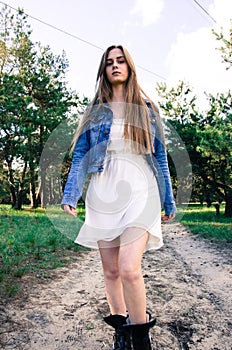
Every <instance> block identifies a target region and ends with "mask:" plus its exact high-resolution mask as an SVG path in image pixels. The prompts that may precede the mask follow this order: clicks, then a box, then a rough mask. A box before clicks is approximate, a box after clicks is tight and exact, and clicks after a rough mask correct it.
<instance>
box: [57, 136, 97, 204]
mask: <svg viewBox="0 0 232 350" xmlns="http://www.w3.org/2000/svg"><path fill="white" fill-rule="evenodd" d="M89 149H90V141H89V130H87V131H84V132H82V133H81V135H80V136H79V138H78V140H77V143H76V146H75V148H74V152H73V158H72V165H71V168H70V171H69V175H68V180H67V182H66V185H65V189H64V195H63V198H62V202H61V207H63V205H64V204H68V205H70V206H72V207H73V208H76V205H77V201H78V200H79V198H80V197H81V194H82V191H83V187H84V184H85V180H86V174H87V169H88V162H89V160H88V158H89Z"/></svg>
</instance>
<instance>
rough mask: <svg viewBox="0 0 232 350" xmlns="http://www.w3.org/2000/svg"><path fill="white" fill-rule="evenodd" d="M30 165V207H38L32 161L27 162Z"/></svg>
mask: <svg viewBox="0 0 232 350" xmlns="http://www.w3.org/2000/svg"><path fill="white" fill-rule="evenodd" d="M29 167H30V200H31V208H32V209H36V208H38V202H37V197H36V185H35V169H34V166H33V164H32V163H30V164H29Z"/></svg>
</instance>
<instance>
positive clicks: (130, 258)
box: [118, 227, 148, 323]
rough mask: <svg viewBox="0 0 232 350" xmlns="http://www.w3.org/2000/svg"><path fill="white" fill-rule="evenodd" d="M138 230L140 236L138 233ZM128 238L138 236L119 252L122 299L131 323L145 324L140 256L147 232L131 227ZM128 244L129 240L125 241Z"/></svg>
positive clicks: (144, 298) (144, 297) (144, 293)
mask: <svg viewBox="0 0 232 350" xmlns="http://www.w3.org/2000/svg"><path fill="white" fill-rule="evenodd" d="M138 230H140V234H139V231H138ZM126 234H127V236H128V237H134V236H135V235H138V237H139V236H140V237H139V238H137V239H136V240H135V241H133V242H131V243H127V244H125V245H122V246H121V247H120V250H119V256H118V263H119V273H120V277H121V281H122V284H123V291H124V298H125V303H126V305H127V310H128V312H129V316H130V320H131V323H146V322H147V320H146V291H145V285H144V279H143V275H142V268H141V262H142V256H143V253H144V250H145V246H146V243H147V239H148V232H142V231H141V229H138V228H136V227H132V228H129V229H127V232H126ZM127 241H128V242H129V240H128V239H127Z"/></svg>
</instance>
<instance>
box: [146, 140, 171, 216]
mask: <svg viewBox="0 0 232 350" xmlns="http://www.w3.org/2000/svg"><path fill="white" fill-rule="evenodd" d="M154 148H155V153H154V154H153V155H152V156H153V162H154V163H155V166H156V170H157V182H158V186H159V190H160V196H161V203H162V206H163V208H164V211H165V214H167V215H169V214H174V213H176V205H175V200H174V195H173V190H172V184H171V178H170V172H169V167H168V160H167V153H166V150H165V146H164V143H163V141H162V140H161V139H160V137H157V135H156V137H155V140H154Z"/></svg>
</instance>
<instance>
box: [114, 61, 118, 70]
mask: <svg viewBox="0 0 232 350" xmlns="http://www.w3.org/2000/svg"><path fill="white" fill-rule="evenodd" d="M114 68H118V64H117V61H114V62H113V69H114Z"/></svg>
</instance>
